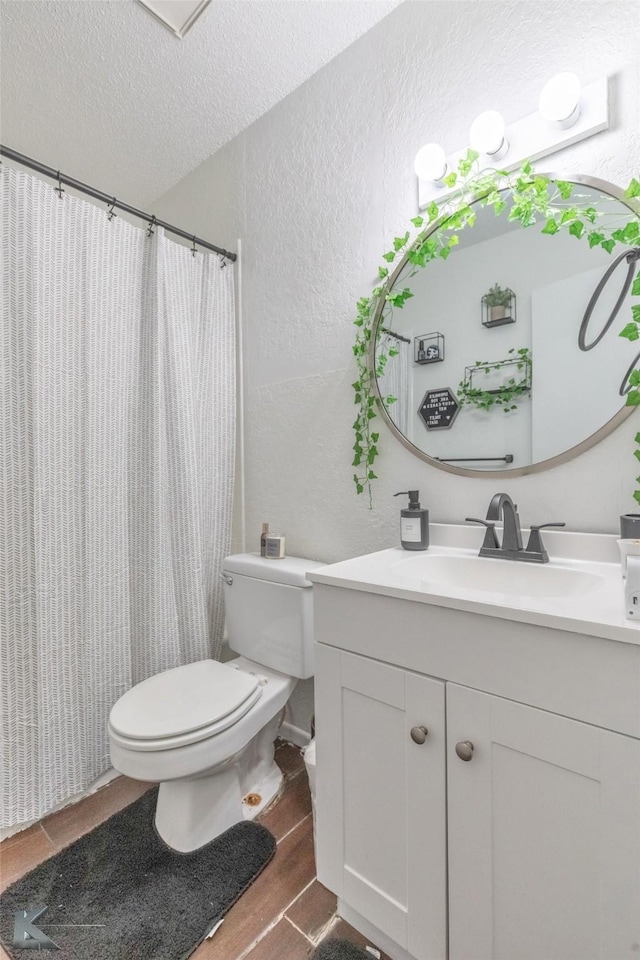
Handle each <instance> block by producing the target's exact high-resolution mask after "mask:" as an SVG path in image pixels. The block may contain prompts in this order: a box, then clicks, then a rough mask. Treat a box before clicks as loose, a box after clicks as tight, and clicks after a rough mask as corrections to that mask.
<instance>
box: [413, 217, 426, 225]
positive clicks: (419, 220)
mask: <svg viewBox="0 0 640 960" xmlns="http://www.w3.org/2000/svg"><path fill="white" fill-rule="evenodd" d="M411 223H412V224H413V225H414V227H421V226H422V224H423V223H424V218H423V217H412V218H411Z"/></svg>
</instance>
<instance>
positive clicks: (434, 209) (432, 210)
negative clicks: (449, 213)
mask: <svg viewBox="0 0 640 960" xmlns="http://www.w3.org/2000/svg"><path fill="white" fill-rule="evenodd" d="M439 213H440V208H439V207H438V204H437V203H436V202H435V200H432V201H431V203H430V204H429V206H428V207H427V215H428V217H429V223H431V222H432V221H433V220H436V219H437V217H438V215H439Z"/></svg>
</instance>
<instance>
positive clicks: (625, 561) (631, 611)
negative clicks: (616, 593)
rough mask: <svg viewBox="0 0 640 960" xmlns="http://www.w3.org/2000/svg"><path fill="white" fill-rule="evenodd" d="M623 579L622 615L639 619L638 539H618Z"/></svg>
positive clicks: (639, 551)
mask: <svg viewBox="0 0 640 960" xmlns="http://www.w3.org/2000/svg"><path fill="white" fill-rule="evenodd" d="M618 547H619V548H620V560H621V566H622V578H623V580H624V615H625V617H626V618H627V620H640V540H618Z"/></svg>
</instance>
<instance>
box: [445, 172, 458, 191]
mask: <svg viewBox="0 0 640 960" xmlns="http://www.w3.org/2000/svg"><path fill="white" fill-rule="evenodd" d="M457 181H458V174H457V173H454V171H453V170H452V171H451V173H448V174H447V175H446V177H444V180H443V182H444V183H445V184H446V185H447V186H448V187H455V185H456V183H457Z"/></svg>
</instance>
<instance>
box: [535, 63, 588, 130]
mask: <svg viewBox="0 0 640 960" xmlns="http://www.w3.org/2000/svg"><path fill="white" fill-rule="evenodd" d="M538 109H539V110H540V113H541V114H542V116H543V117H544V119H545V120H547V121H548V122H549V123H553V124H556V125H557V126H559V127H560V129H562V130H568V129H569V127H572V126H573V125H574V124H575V123H577V121H578V118H579V116H580V81H579V80H578V78H577V77H576V75H575V73H568V72H565V73H558V74H556V76H555V77H552V78H551V80H548V81H547V83H545V85H544V87H543V88H542V93H541V94H540V99H539V101H538Z"/></svg>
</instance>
